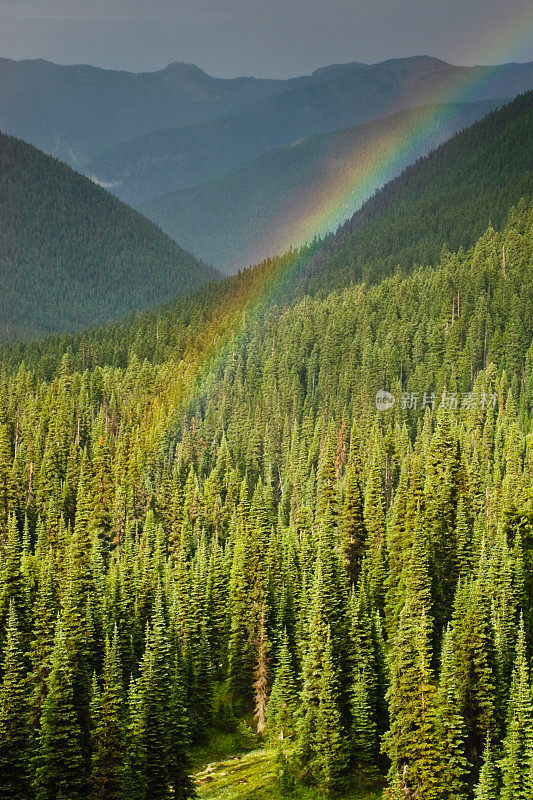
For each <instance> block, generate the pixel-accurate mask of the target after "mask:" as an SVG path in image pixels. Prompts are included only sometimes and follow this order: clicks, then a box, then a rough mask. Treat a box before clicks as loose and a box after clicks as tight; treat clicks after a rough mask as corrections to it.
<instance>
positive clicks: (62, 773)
mask: <svg viewBox="0 0 533 800" xmlns="http://www.w3.org/2000/svg"><path fill="white" fill-rule="evenodd" d="M35 793H36V798H37V800H60V798H68V799H69V800H82V798H83V797H84V795H85V781H84V770H83V758H82V749H81V731H80V727H79V724H78V717H77V714H76V709H75V707H74V692H73V688H72V680H71V667H70V664H69V660H68V654H67V647H66V641H65V633H64V630H63V624H62V621H61V618H59V619H58V622H57V626H56V636H55V642H54V650H53V653H52V669H51V673H50V681H49V685H48V694H47V697H46V700H45V703H44V706H43V712H42V715H41V726H40V731H39V737H38V749H37V757H36V770H35Z"/></svg>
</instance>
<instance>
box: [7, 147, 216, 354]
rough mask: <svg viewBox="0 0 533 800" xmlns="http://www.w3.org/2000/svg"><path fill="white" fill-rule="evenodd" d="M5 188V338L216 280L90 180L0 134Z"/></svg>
mask: <svg viewBox="0 0 533 800" xmlns="http://www.w3.org/2000/svg"><path fill="white" fill-rule="evenodd" d="M0 193H1V195H2V203H1V204H0V227H1V229H2V248H1V257H2V263H3V268H2V269H3V272H2V317H1V319H0V341H5V340H6V339H17V338H22V337H26V338H28V337H29V336H44V335H46V334H50V333H56V332H61V331H65V330H66V331H76V330H80V329H81V328H86V327H89V326H91V325H96V324H102V323H104V322H109V321H110V320H113V319H119V318H120V317H123V316H124V315H125V314H128V313H129V312H131V311H139V310H143V309H145V308H147V307H149V306H151V305H155V304H157V303H162V302H165V301H167V300H170V299H171V298H172V297H174V296H175V295H177V294H184V293H186V292H188V291H191V290H193V289H196V288H197V287H198V286H199V285H200V284H201V283H204V282H206V281H208V280H213V279H216V277H217V273H216V271H215V270H213V269H211V268H210V267H207V266H206V265H205V264H201V263H199V262H198V261H196V260H195V259H194V258H193V256H191V255H190V254H189V253H186V252H185V251H183V250H181V248H180V247H178V245H177V244H175V243H174V242H173V241H172V240H171V239H169V238H168V237H167V236H165V235H164V234H163V233H162V232H161V231H160V230H159V229H158V228H157V227H156V226H155V225H153V224H152V223H151V222H149V221H148V220H146V219H145V218H143V217H141V216H140V215H139V214H137V213H136V212H135V211H133V210H132V209H131V208H128V207H127V206H125V205H123V204H122V203H120V202H119V201H118V200H116V199H115V198H113V197H111V196H110V195H109V194H108V193H107V192H105V191H104V190H103V189H101V188H100V187H98V186H96V185H95V184H94V183H93V182H92V181H90V180H89V179H88V178H84V177H82V176H81V175H79V174H77V173H76V172H74V171H73V170H72V169H70V167H67V166H66V165H65V164H61V163H60V162H59V161H56V160H55V159H52V158H50V157H49V156H46V155H45V154H44V153H41V152H40V151H38V150H36V149H35V148H33V147H31V146H30V145H28V144H25V143H24V142H22V141H20V140H18V139H13V138H11V137H8V136H4V135H2V134H0ZM148 275H149V276H150V278H149V280H147V276H148Z"/></svg>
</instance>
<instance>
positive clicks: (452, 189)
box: [300, 92, 533, 293]
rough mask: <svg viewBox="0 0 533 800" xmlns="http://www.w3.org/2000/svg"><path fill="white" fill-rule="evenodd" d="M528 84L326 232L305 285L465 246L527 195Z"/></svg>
mask: <svg viewBox="0 0 533 800" xmlns="http://www.w3.org/2000/svg"><path fill="white" fill-rule="evenodd" d="M532 153H533V92H527V93H526V94H524V95H521V96H519V97H517V98H516V99H515V100H514V101H513V102H512V103H509V104H508V105H507V106H504V107H503V108H502V109H500V110H497V111H494V112H492V113H491V114H489V115H488V116H487V117H486V118H485V119H483V120H481V121H480V122H477V123H475V124H474V125H472V127H471V128H469V129H467V130H466V131H462V132H461V133H458V134H457V135H456V136H454V137H453V138H452V139H451V140H450V141H448V142H445V143H444V144H443V145H441V146H440V147H439V148H438V149H437V150H436V151H434V152H433V153H430V154H429V155H428V156H426V157H425V158H423V159H421V160H420V161H418V162H417V163H415V164H413V165H412V166H411V167H408V168H407V169H406V170H405V172H404V173H403V174H402V175H400V176H399V177H398V178H396V179H395V180H393V181H391V182H390V183H388V184H387V185H386V186H385V187H384V188H383V189H382V190H380V191H378V192H377V193H376V195H375V196H374V197H372V198H371V199H370V200H368V202H366V203H365V204H364V205H363V207H362V208H361V209H360V210H359V211H358V212H357V213H356V214H355V215H354V216H353V217H352V219H351V220H349V221H348V222H347V223H346V224H345V225H343V226H342V227H341V228H340V229H339V231H338V232H337V233H336V234H333V235H331V236H330V237H328V238H327V239H326V242H325V245H324V246H323V247H322V248H319V249H318V250H316V252H315V256H314V257H313V258H312V259H310V260H309V264H308V265H307V267H306V268H305V269H304V270H302V272H301V274H300V279H301V285H302V287H303V288H305V290H306V291H311V292H315V291H322V292H325V293H328V292H330V291H331V290H332V289H336V288H341V287H343V286H347V285H349V284H350V283H353V282H358V281H361V280H364V281H375V280H377V279H379V278H380V277H382V276H384V275H388V274H390V273H391V272H393V271H394V269H395V268H396V267H397V266H399V267H400V268H402V269H406V268H409V267H410V266H411V265H412V264H417V263H418V264H430V263H433V262H434V261H435V260H436V259H437V258H438V256H439V253H440V250H441V248H442V247H443V246H444V245H446V246H447V247H449V248H450V249H452V250H456V249H458V248H459V247H470V246H471V245H472V244H473V243H474V242H475V241H476V239H477V237H479V236H480V235H481V233H482V232H483V230H484V229H485V227H486V226H487V225H488V224H489V223H492V224H493V225H495V226H496V227H499V226H501V225H502V223H503V221H504V219H505V217H506V215H507V210H508V208H509V206H510V205H511V204H513V203H516V202H518V200H519V198H520V197H525V198H528V199H529V198H531V197H533V172H532V169H533V162H532V158H531V154H532Z"/></svg>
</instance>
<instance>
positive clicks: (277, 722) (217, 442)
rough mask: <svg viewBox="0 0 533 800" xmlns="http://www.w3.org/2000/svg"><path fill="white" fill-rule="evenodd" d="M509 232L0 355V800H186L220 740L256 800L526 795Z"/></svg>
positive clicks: (527, 657) (529, 565) (515, 325)
mask: <svg viewBox="0 0 533 800" xmlns="http://www.w3.org/2000/svg"><path fill="white" fill-rule="evenodd" d="M532 224H533V208H532V207H531V206H528V204H527V203H526V202H524V201H522V202H521V203H520V204H519V205H518V206H517V207H516V208H515V209H513V210H512V211H511V212H510V215H509V219H508V223H507V225H506V227H505V228H504V229H502V232H501V233H498V232H495V230H494V229H493V228H492V227H489V228H488V229H487V230H486V231H485V233H483V235H482V236H481V238H479V240H478V241H477V243H476V245H475V246H474V247H473V248H472V249H471V250H469V251H468V252H463V251H459V252H457V253H455V254H452V253H451V252H449V251H448V250H443V251H442V253H441V256H440V261H439V262H438V263H437V264H436V266H433V267H425V268H417V269H413V270H412V271H411V272H409V273H408V274H406V273H402V272H400V271H398V272H397V273H396V274H394V275H391V276H389V277H388V278H386V279H385V280H383V281H382V282H381V283H376V284H375V285H373V284H371V283H369V284H367V285H362V284H360V285H354V286H352V287H349V288H345V289H343V290H341V291H339V292H337V293H333V294H330V295H328V296H327V297H320V296H317V297H311V296H304V297H302V298H300V299H299V300H296V301H295V302H294V303H293V304H288V303H283V302H279V297H278V296H277V295H276V293H275V292H273V291H272V275H273V274H280V272H281V273H283V268H284V261H283V260H281V261H274V262H266V263H265V264H264V265H262V266H261V267H259V268H258V269H256V270H250V271H246V272H244V273H242V274H241V275H239V276H238V277H236V278H233V279H232V280H231V281H229V282H228V283H227V284H226V283H224V284H220V285H217V286H212V287H210V288H208V289H206V290H203V292H201V293H200V294H199V296H198V297H197V298H190V299H188V300H185V301H180V302H179V303H177V304H175V305H172V306H169V307H167V308H166V309H160V310H159V311H154V312H150V313H148V314H146V315H143V316H141V317H140V318H138V319H134V320H131V321H130V322H127V323H122V324H120V325H116V326H114V327H113V326H112V327H109V328H106V329H103V330H99V331H98V330H97V331H94V332H89V333H85V334H83V335H79V336H77V337H60V338H57V339H52V340H49V341H47V342H44V343H40V344H33V345H31V344H30V345H27V346H19V347H17V348H14V349H13V350H10V349H8V348H5V349H4V351H3V354H2V359H3V360H2V363H3V367H2V373H1V377H0V414H1V417H0V529H1V532H2V542H3V545H2V550H1V556H0V559H1V560H0V565H1V573H0V574H1V578H0V644H1V647H2V652H3V660H2V667H1V670H2V683H1V687H0V798H5V799H6V800H30V798H31V800H59V798H62V799H63V800H66V798H68V800H82V799H84V800H85V799H88V798H91V800H92V799H93V798H94V799H96V798H98V799H99V800H104V798H105V800H170V798H186V797H191V796H192V794H193V787H192V785H191V782H190V780H189V778H188V773H189V766H188V764H189V762H188V758H189V753H190V751H191V748H194V747H195V746H196V745H197V744H198V743H201V742H203V741H205V740H207V739H209V737H210V735H211V732H212V731H213V729H216V728H218V729H220V728H223V729H226V730H232V729H238V728H239V727H241V728H242V727H243V726H244V727H245V728H247V729H248V731H249V732H250V735H254V736H256V737H258V738H259V740H261V741H264V742H266V743H268V744H269V746H271V747H275V748H276V750H277V757H276V758H277V762H276V763H277V764H278V774H279V796H280V797H282V796H285V795H287V796H290V794H291V793H292V792H295V791H297V787H298V786H301V785H303V784H305V785H309V786H312V787H316V789H317V791H318V792H320V793H322V794H326V795H329V794H333V795H334V794H336V793H338V794H340V796H341V797H342V794H343V792H344V791H345V790H346V789H347V787H356V788H359V789H360V790H361V791H362V792H364V791H366V789H368V788H377V789H380V788H384V790H385V792H386V796H389V797H392V798H394V800H401V799H403V800H406V799H407V798H419V799H420V800H421V799H422V798H423V800H465V798H476V800H531V799H532V797H533V697H532V693H531V682H530V671H529V670H530V663H531V651H532V645H533V603H532V596H533V491H532V490H533V484H532V475H533V451H532V440H531V411H532V409H531V402H532V381H533V377H532V371H531V370H532V362H533V350H532V346H531V341H532V332H533V331H532V327H533V297H532V294H531V276H532V266H533V265H532V251H531V247H532V239H531V229H532ZM307 256H308V252H307V251H306V252H305V253H304V254H303V256H302V254H299V253H290V254H288V256H286V257H285V262H286V269H287V274H288V275H289V276H290V275H292V274H293V273H294V271H295V270H296V271H297V269H298V267H299V266H301V265H302V264H306V263H307ZM268 287H270V294H269V298H270V301H269V302H262V303H260V304H258V303H257V302H251V298H257V297H258V296H260V295H261V293H262V290H264V289H265V288H268ZM221 321H222V322H221ZM380 389H386V390H389V391H390V392H391V393H392V394H394V395H395V397H396V398H397V400H396V403H395V404H394V406H393V408H392V409H390V410H388V411H378V410H377V409H376V405H375V401H374V398H375V394H376V392H377V391H378V390H380Z"/></svg>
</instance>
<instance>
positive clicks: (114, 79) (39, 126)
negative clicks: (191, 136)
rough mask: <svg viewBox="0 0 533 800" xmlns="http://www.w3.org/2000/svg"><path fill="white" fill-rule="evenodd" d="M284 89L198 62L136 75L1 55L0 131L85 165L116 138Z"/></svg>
mask: <svg viewBox="0 0 533 800" xmlns="http://www.w3.org/2000/svg"><path fill="white" fill-rule="evenodd" d="M284 89H285V86H284V83H283V81H275V80H258V79H255V78H238V79H235V80H224V79H220V78H213V77H211V76H210V75H207V74H206V73H205V72H203V71H202V70H201V69H199V68H198V67H196V66H194V65H193V64H182V63H175V64H170V65H169V66H168V67H166V68H165V69H163V70H159V71H157V72H151V73H131V72H117V71H113V70H105V69H99V68H97V67H91V66H86V65H76V66H60V65H57V64H52V63H50V62H49V61H42V60H37V61H12V60H10V59H0V129H1V130H3V131H5V132H6V133H9V134H12V135H14V136H18V137H20V138H22V139H25V140H26V141H28V142H31V143H32V144H34V145H36V146H37V147H40V148H41V149H42V150H45V151H46V152H48V153H51V154H52V155H55V156H57V157H58V158H61V159H62V160H64V161H67V162H68V163H70V164H71V165H73V166H77V167H79V166H80V165H83V164H84V163H86V161H87V159H89V158H91V157H93V156H94V155H95V154H96V153H98V152H100V150H102V149H104V148H107V147H109V146H111V145H113V144H116V143H117V142H121V141H123V140H125V139H131V138H132V137H133V136H140V135H142V134H146V133H149V132H151V131H155V130H160V129H162V128H165V127H169V126H177V125H189V124H192V123H194V122H198V121H199V120H206V119H211V118H213V117H217V116H221V115H224V114H227V113H229V112H230V111H232V110H234V109H236V108H239V107H241V106H242V105H243V104H246V103H249V102H252V101H254V102H256V101H257V100H258V99H261V98H263V97H268V96H269V95H271V94H272V93H276V92H280V91H284Z"/></svg>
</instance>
